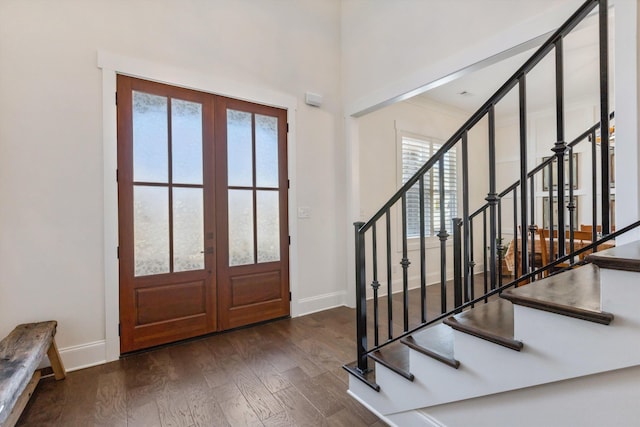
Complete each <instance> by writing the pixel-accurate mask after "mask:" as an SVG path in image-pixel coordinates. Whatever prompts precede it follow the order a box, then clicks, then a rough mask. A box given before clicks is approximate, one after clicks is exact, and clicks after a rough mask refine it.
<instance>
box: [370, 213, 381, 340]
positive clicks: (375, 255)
mask: <svg viewBox="0 0 640 427" xmlns="http://www.w3.org/2000/svg"><path fill="white" fill-rule="evenodd" d="M377 242H378V236H377V235H376V224H375V223H374V224H373V226H372V227H371V252H372V258H373V259H372V264H373V280H372V281H371V288H372V289H373V343H374V345H375V346H376V347H377V346H378V345H379V341H378V328H379V318H378V288H379V287H380V282H378V247H377V246H378V245H377Z"/></svg>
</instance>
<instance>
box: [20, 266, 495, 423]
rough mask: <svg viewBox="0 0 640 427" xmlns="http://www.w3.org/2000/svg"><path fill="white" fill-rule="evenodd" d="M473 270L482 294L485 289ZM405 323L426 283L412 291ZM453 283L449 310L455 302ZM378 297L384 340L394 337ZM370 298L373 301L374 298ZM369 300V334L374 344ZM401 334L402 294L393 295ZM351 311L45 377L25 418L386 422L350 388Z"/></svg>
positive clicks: (396, 331) (430, 311)
mask: <svg viewBox="0 0 640 427" xmlns="http://www.w3.org/2000/svg"><path fill="white" fill-rule="evenodd" d="M482 279H483V278H482V276H476V282H475V288H476V295H481V294H482V290H481V287H482V282H483V280H482ZM409 294H410V296H409V301H410V303H409V325H410V327H412V326H414V325H417V324H418V323H419V321H420V291H419V289H415V290H411V291H410V292H409ZM426 299H427V317H428V318H429V319H432V318H434V317H435V316H437V315H438V314H440V286H439V285H436V286H429V287H428V288H427V298H426ZM452 303H453V292H452V284H451V282H448V283H447V308H452V307H453V305H452ZM386 304H387V303H386V297H381V299H380V307H379V308H380V329H379V334H380V342H381V343H382V342H384V341H385V340H386V339H387V336H388V333H389V331H388V328H387V326H386V325H387V315H388V309H387V305H386ZM368 305H372V301H368ZM372 313H373V310H372V307H369V317H368V330H369V337H370V338H369V342H370V343H371V344H373V314H372ZM392 316H393V318H392V322H393V335H394V336H397V335H400V334H401V333H402V330H403V329H404V328H403V320H402V294H395V295H394V296H393V307H392ZM355 339H356V328H355V310H353V309H349V308H347V307H338V308H334V309H331V310H326V311H322V312H318V313H314V314H310V315H307V316H302V317H298V318H295V319H284V320H278V321H274V322H271V323H267V324H263V325H258V326H253V327H250V328H246V329H240V330H236V331H231V332H227V333H222V334H218V335H213V336H209V337H204V338H200V339H196V340H192V341H188V342H183V343H178V344H175V345H172V346H167V347H163V348H158V349H154V350H151V351H148V352H145V353H140V354H136V355H131V356H127V357H124V358H122V359H121V360H118V361H116V362H111V363H108V364H105V365H101V366H97V367H93V368H88V369H83V370H80V371H75V372H71V373H69V374H68V376H67V378H66V379H65V380H64V381H54V380H53V378H45V379H43V380H41V382H40V384H39V385H38V387H37V388H36V392H35V393H34V395H33V397H32V398H31V400H30V402H29V404H28V406H27V408H26V409H25V411H24V413H23V415H22V417H21V418H20V421H19V422H18V425H19V426H39V427H40V426H65V427H67V426H82V427H85V426H131V427H133V426H154V427H155V426H179V427H191V426H207V427H211V426H215V427H218V426H242V427H244V426H264V427H270V426H313V427H316V426H348V427H358V426H375V427H382V426H385V425H386V424H385V423H383V422H382V421H381V420H379V419H378V418H377V417H376V416H375V415H373V414H372V413H371V412H370V411H368V410H367V409H366V408H365V407H363V406H362V405H360V404H359V403H358V402H357V401H356V400H354V399H353V398H352V397H351V396H349V395H348V394H347V393H346V390H347V385H348V375H349V374H348V373H347V372H346V371H344V370H343V369H342V365H343V364H345V363H350V362H352V361H354V360H356V353H355Z"/></svg>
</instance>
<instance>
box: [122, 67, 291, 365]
mask: <svg viewBox="0 0 640 427" xmlns="http://www.w3.org/2000/svg"><path fill="white" fill-rule="evenodd" d="M117 99H118V205H119V263H120V330H121V336H120V343H121V345H120V350H121V352H122V353H126V352H130V351H134V350H139V349H143V348H147V347H151V346H155V345H159V344H164V343H168V342H173V341H177V340H181V339H185V338H190V337H194V336H198V335H203V334H207V333H211V332H215V331H221V330H225V329H230V328H235V327H239V326H243V325H247V324H251V323H256V322H259V321H263V320H269V319H274V318H278V317H283V316H287V315H289V265H288V261H289V255H288V248H289V246H288V245H289V243H288V229H287V223H288V221H287V187H288V185H287V183H288V181H287V171H286V165H287V159H286V152H287V150H286V111H284V110H280V109H276V108H273V107H267V106H262V105H257V104H252V103H248V102H244V101H238V100H233V99H228V98H224V97H219V96H215V95H212V94H208V93H203V92H197V91H193V90H188V89H183V88H178V87H173V86H168V85H163V84H160V83H154V82H149V81H145V80H139V79H134V78H131V77H126V76H120V75H119V76H118V94H117Z"/></svg>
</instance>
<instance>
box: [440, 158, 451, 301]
mask: <svg viewBox="0 0 640 427" xmlns="http://www.w3.org/2000/svg"><path fill="white" fill-rule="evenodd" d="M438 181H439V183H438V193H439V197H440V231H439V232H438V237H439V238H440V293H441V305H442V307H441V308H442V312H443V313H446V312H447V238H448V237H449V233H447V229H446V225H445V205H444V156H442V157H440V160H439V161H438Z"/></svg>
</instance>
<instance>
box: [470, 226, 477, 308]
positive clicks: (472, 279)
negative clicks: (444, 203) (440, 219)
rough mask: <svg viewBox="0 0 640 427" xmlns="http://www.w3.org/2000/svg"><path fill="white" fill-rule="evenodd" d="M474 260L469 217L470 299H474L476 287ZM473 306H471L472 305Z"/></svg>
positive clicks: (471, 228)
mask: <svg viewBox="0 0 640 427" xmlns="http://www.w3.org/2000/svg"><path fill="white" fill-rule="evenodd" d="M475 267H476V262H475V256H474V250H473V220H472V219H469V276H470V279H469V287H470V289H471V290H470V292H471V299H472V300H474V299H476V296H475V288H476V280H475V275H474V271H475ZM472 307H473V306H472Z"/></svg>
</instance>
